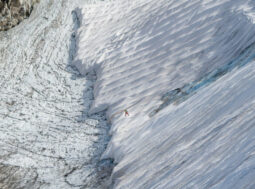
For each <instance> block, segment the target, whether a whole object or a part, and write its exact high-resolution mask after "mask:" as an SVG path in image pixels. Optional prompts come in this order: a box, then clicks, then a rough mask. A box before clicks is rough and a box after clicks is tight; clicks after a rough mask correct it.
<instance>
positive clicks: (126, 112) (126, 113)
mask: <svg viewBox="0 0 255 189" xmlns="http://www.w3.org/2000/svg"><path fill="white" fill-rule="evenodd" d="M124 113H125V117H127V116H129V113H128V111H127V110H126V109H125V110H124Z"/></svg>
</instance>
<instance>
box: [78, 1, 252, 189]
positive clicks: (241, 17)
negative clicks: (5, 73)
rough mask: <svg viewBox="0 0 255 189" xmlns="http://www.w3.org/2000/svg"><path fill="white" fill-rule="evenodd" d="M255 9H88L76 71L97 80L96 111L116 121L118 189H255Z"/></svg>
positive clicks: (123, 4) (157, 5) (113, 152)
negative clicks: (91, 73)
mask: <svg viewBox="0 0 255 189" xmlns="http://www.w3.org/2000/svg"><path fill="white" fill-rule="evenodd" d="M254 5H255V4H254V1H252V0H246V1H244V0H234V1H233V0H207V1H206V0H193V1H189V0H179V1H177V0H170V1H163V0H158V1H155V0H137V1H124V0H120V1H103V2H97V3H92V4H84V5H83V7H82V11H81V13H80V14H79V17H80V19H81V27H80V29H79V30H78V34H79V35H78V43H77V47H78V51H77V54H76V57H75V61H74V64H75V66H76V67H77V68H78V69H79V71H80V72H81V73H82V74H86V73H90V72H92V71H95V72H96V74H97V81H96V84H95V88H94V96H95V100H94V103H93V106H92V108H91V110H90V112H91V113H94V112H98V111H101V110H104V109H107V115H108V118H109V120H110V121H111V123H112V128H111V134H112V139H111V141H110V143H109V144H108V147H107V150H106V152H105V153H104V156H103V158H106V157H111V158H114V160H115V162H116V164H117V165H116V166H115V168H114V170H113V172H112V184H113V188H146V189H147V188H164V189H165V188H254V187H255V182H254V179H253V178H254V176H255V172H254V167H255V159H254V152H255V151H254V150H255V145H254V144H255V143H254V134H255V129H254V122H255V118H254V113H255V107H254V102H255V88H254V82H255V80H254V79H255V78H254V72H255V67H254V57H255V48H254V47H255V45H254V44H255V43H254V42H255V35H254V34H255V25H254V18H255V17H254V13H253V12H254V11H253V10H254ZM124 109H127V110H128V111H129V113H130V116H129V117H124V114H123V110H124Z"/></svg>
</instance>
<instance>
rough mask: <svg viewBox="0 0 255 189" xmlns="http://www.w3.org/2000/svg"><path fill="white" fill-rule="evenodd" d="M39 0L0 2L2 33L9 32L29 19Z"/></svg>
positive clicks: (0, 29) (4, 0) (1, 0)
mask: <svg viewBox="0 0 255 189" xmlns="http://www.w3.org/2000/svg"><path fill="white" fill-rule="evenodd" d="M37 2H39V0H23V1H22V0H0V31H4V30H8V29H10V28H12V27H14V26H16V25H17V24H19V23H20V22H21V21H22V20H23V19H25V18H27V17H29V15H30V14H31V12H32V10H33V5H34V4H35V3H37Z"/></svg>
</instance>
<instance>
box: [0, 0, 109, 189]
mask: <svg viewBox="0 0 255 189" xmlns="http://www.w3.org/2000/svg"><path fill="white" fill-rule="evenodd" d="M76 3H77V2H74V1H68V0H56V1H53V0H43V1H41V2H40V3H39V4H37V5H36V6H35V7H34V10H33V12H32V14H31V15H30V17H29V19H26V20H24V21H23V22H22V23H21V24H20V25H18V26H16V27H15V28H12V29H10V30H9V31H7V32H0V90H1V91H0V106H1V108H0V188H1V189H17V188H24V189H36V188H40V189H73V188H75V189H79V188H102V187H103V186H102V184H104V183H103V181H104V180H105V179H106V178H107V176H108V175H109V173H110V171H111V168H110V167H109V166H108V165H109V164H110V160H104V161H100V156H101V154H102V152H103V151H104V150H105V147H106V144H107V142H108V140H109V139H108V138H109V137H108V134H107V133H108V124H107V122H106V119H105V116H104V112H100V113H97V114H93V115H88V110H89V108H90V105H91V102H92V100H93V83H94V81H95V79H96V77H95V75H93V74H90V75H89V76H88V77H86V78H85V77H82V76H81V75H80V74H79V72H78V71H77V70H75V69H74V68H72V66H70V63H71V62H72V59H73V55H74V52H75V33H76V30H77V28H78V27H79V20H77V16H76V14H75V12H73V13H72V11H73V10H74V9H75V8H76V6H77V4H76ZM77 12H79V11H78V9H77Z"/></svg>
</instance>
